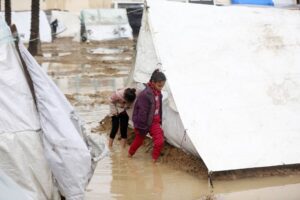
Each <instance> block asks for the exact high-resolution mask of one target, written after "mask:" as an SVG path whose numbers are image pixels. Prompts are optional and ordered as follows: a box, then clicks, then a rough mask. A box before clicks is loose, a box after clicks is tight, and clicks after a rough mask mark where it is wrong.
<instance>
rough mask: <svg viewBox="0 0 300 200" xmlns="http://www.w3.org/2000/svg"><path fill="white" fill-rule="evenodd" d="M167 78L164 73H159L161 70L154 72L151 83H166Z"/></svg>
mask: <svg viewBox="0 0 300 200" xmlns="http://www.w3.org/2000/svg"><path fill="white" fill-rule="evenodd" d="M166 80H167V78H166V76H165V74H164V73H162V72H161V71H159V69H156V70H154V72H153V73H152V75H151V78H150V82H159V81H166Z"/></svg>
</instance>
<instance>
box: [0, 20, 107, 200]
mask: <svg viewBox="0 0 300 200" xmlns="http://www.w3.org/2000/svg"><path fill="white" fill-rule="evenodd" d="M0 23H1V29H0V30H1V32H0V36H1V37H0V38H1V43H0V44H1V46H0V47H1V48H0V50H1V51H0V61H1V62H0V67H1V68H0V69H1V73H0V74H1V75H0V87H1V93H2V94H1V95H0V110H1V113H2V115H1V116H0V157H1V161H0V168H1V169H2V170H3V171H4V172H5V173H6V174H7V175H8V176H10V177H11V178H12V179H13V180H14V181H15V182H16V183H18V184H20V186H21V187H22V188H23V189H24V190H26V191H28V193H30V194H31V197H32V198H33V199H35V200H43V199H54V200H55V199H59V196H58V190H57V187H56V184H54V181H53V176H54V178H55V180H56V181H55V183H57V185H58V188H59V191H60V193H61V194H62V195H63V196H65V197H66V199H67V200H83V199H84V192H85V187H86V185H87V184H88V181H89V179H90V178H91V176H92V174H93V170H94V167H95V163H96V161H98V160H99V159H101V158H102V155H101V153H102V152H103V150H104V144H102V142H101V141H100V140H98V141H100V143H101V144H100V143H97V142H94V141H92V139H93V138H92V137H89V136H87V135H86V133H85V131H84V129H83V124H82V122H81V121H80V118H79V117H78V116H77V115H76V113H75V111H74V108H73V107H72V106H71V105H70V103H69V102H68V101H67V100H66V98H65V96H64V95H63V94H62V92H61V91H60V90H59V89H58V88H57V87H56V85H55V84H54V82H53V81H52V80H51V79H50V78H49V77H48V76H47V74H46V73H45V72H44V71H43V70H42V68H41V67H40V66H39V65H38V64H37V62H36V61H35V59H34V58H33V57H32V56H31V55H30V54H29V52H28V51H27V49H26V48H25V47H24V45H23V44H22V43H19V49H20V52H21V55H22V58H23V59H24V61H25V63H26V65H27V68H28V71H29V75H30V77H31V79H32V84H33V86H34V90H35V93H34V94H35V97H36V106H37V108H36V106H35V103H34V101H33V98H32V94H31V92H30V90H29V87H28V83H27V80H26V78H25V76H24V71H23V68H22V65H21V62H20V59H19V55H18V53H17V51H16V47H15V45H14V43H13V41H12V37H11V33H10V31H9V29H8V27H7V26H6V25H5V22H4V21H3V20H2V19H1V18H0ZM86 143H87V144H88V146H87V144H86ZM94 147H96V148H94ZM50 169H51V171H50Z"/></svg>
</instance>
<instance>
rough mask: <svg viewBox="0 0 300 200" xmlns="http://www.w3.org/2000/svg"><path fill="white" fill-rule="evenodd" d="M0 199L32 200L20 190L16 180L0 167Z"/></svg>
mask: <svg viewBox="0 0 300 200" xmlns="http://www.w3.org/2000/svg"><path fill="white" fill-rule="evenodd" d="M0 191H1V192H0V200H7V199H13V200H32V198H31V197H30V195H29V194H28V193H26V192H25V191H23V190H22V188H20V187H19V186H18V184H17V183H16V182H14V181H13V180H12V179H11V178H10V177H9V176H7V175H6V174H5V173H4V172H3V171H1V169H0Z"/></svg>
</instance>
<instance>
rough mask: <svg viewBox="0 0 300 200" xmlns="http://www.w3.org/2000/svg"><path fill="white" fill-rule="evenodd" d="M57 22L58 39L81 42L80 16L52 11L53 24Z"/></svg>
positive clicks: (56, 33)
mask: <svg viewBox="0 0 300 200" xmlns="http://www.w3.org/2000/svg"><path fill="white" fill-rule="evenodd" d="M55 20H57V28H56V32H55V33H54V34H55V35H56V37H58V38H61V37H71V38H73V39H74V40H75V41H80V18H79V14H76V13H72V12H67V11H58V10H53V11H51V23H52V22H54V21H55Z"/></svg>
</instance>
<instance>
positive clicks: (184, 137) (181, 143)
mask: <svg viewBox="0 0 300 200" xmlns="http://www.w3.org/2000/svg"><path fill="white" fill-rule="evenodd" d="M186 135H187V129H185V130H184V134H183V136H182V139H181V142H180V148H181V149H182V147H183V140H184V141H186Z"/></svg>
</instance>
